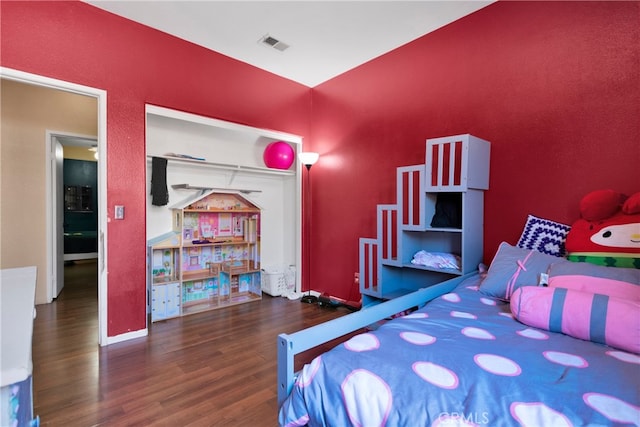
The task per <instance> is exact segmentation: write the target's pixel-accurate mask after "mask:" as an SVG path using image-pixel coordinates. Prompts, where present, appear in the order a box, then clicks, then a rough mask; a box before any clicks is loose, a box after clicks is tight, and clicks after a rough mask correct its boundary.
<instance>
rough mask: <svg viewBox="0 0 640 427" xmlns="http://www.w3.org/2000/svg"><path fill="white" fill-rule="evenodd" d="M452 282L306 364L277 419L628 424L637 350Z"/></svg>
mask: <svg viewBox="0 0 640 427" xmlns="http://www.w3.org/2000/svg"><path fill="white" fill-rule="evenodd" d="M470 280H471V281H469V280H467V281H465V282H463V283H462V284H461V285H460V286H458V287H457V288H456V289H455V290H454V291H453V292H451V293H448V294H445V295H443V296H441V297H439V298H437V299H435V300H434V301H432V302H430V303H429V304H427V305H426V306H425V307H423V308H422V309H420V310H417V311H414V312H413V313H411V314H408V315H405V316H403V317H400V318H396V319H394V320H392V321H389V322H387V323H385V324H384V325H382V326H381V327H380V328H378V329H377V330H375V331H372V332H367V333H363V334H360V335H357V336H355V337H353V338H351V339H350V340H348V341H347V342H345V343H343V344H341V345H339V346H337V347H335V348H334V349H333V350H331V351H329V352H327V353H324V354H323V355H321V356H318V357H317V358H316V359H314V360H313V361H312V362H311V363H310V364H308V365H306V366H305V367H304V368H303V370H302V371H301V372H300V375H299V377H298V379H297V381H296V384H295V385H294V388H293V391H292V393H291V395H290V396H289V397H288V398H287V400H286V401H285V402H284V404H283V405H282V407H281V408H280V413H279V422H280V424H281V425H286V426H300V425H309V426H350V425H355V426H408V427H418V426H482V425H487V426H519V425H522V426H532V427H541V426H584V425H591V426H605V425H640V402H639V400H640V396H639V395H640V356H639V355H637V354H632V353H628V352H624V351H620V350H616V349H614V348H611V347H607V346H605V345H602V344H597V343H593V342H590V341H583V340H579V339H576V338H572V337H570V336H567V335H563V334H559V333H554V332H549V331H544V330H538V329H534V328H530V327H527V326H525V325H523V324H522V323H519V322H518V321H517V320H515V319H514V318H513V317H512V315H511V313H510V310H509V304H508V303H505V302H503V301H501V300H498V299H494V298H491V297H487V296H486V295H484V294H482V293H481V292H480V291H478V287H477V283H478V282H477V280H478V279H477V278H472V279H470Z"/></svg>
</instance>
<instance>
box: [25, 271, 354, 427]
mask: <svg viewBox="0 0 640 427" xmlns="http://www.w3.org/2000/svg"><path fill="white" fill-rule="evenodd" d="M348 313H349V311H348V310H346V309H344V308H338V309H331V308H321V307H318V306H315V305H308V304H303V303H301V302H300V301H289V300H288V299H286V298H281V297H275V298H273V297H270V296H268V295H264V297H263V299H262V300H261V301H256V302H251V303H248V304H243V305H238V306H233V307H229V308H225V309H221V310H214V311H210V312H206V313H200V314H194V315H191V316H186V317H183V318H178V319H171V320H167V321H163V322H157V323H153V324H149V335H148V336H147V337H144V338H138V339H135V340H130V341H127V342H122V343H117V344H112V345H109V346H106V347H100V346H98V344H97V339H98V312H97V270H96V264H95V262H76V264H75V265H73V266H70V267H67V268H65V287H64V289H63V291H62V293H61V294H60V296H59V297H58V298H57V299H56V300H55V301H54V302H53V303H51V304H44V305H38V306H37V317H36V319H35V324H34V336H33V365H34V368H33V393H34V413H35V414H36V415H39V416H40V420H41V425H42V426H79V427H85V426H151V425H155V426H172V427H174V426H175V427H177V426H276V425H277V402H276V395H277V384H276V366H277V361H276V357H277V356H276V337H277V335H278V334H279V333H282V332H287V333H290V332H294V331H297V330H300V329H303V328H305V327H308V326H312V325H315V324H318V323H321V322H324V321H327V320H330V319H333V318H335V317H338V316H341V315H344V314H348ZM325 349H326V347H325ZM321 350H323V349H317V350H315V351H309V352H307V353H305V354H303V355H301V357H299V358H296V364H297V365H298V366H301V365H302V363H303V362H309V361H310V360H311V359H312V358H313V357H315V355H317V354H318V353H319V352H320V351H321Z"/></svg>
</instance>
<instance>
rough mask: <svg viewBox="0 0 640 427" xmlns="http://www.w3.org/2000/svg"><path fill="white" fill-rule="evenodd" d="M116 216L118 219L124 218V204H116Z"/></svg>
mask: <svg viewBox="0 0 640 427" xmlns="http://www.w3.org/2000/svg"><path fill="white" fill-rule="evenodd" d="M115 218H116V219H124V206H122V205H116V213H115Z"/></svg>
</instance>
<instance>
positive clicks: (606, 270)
mask: <svg viewBox="0 0 640 427" xmlns="http://www.w3.org/2000/svg"><path fill="white" fill-rule="evenodd" d="M548 273H549V279H548V283H549V287H553V288H567V289H573V290H576V291H583V292H589V293H592V294H603V295H608V296H610V297H616V298H621V299H624V300H631V301H636V302H640V270H639V269H636V268H621V267H605V266H602V265H592V264H586V263H583V262H578V263H575V262H569V261H564V262H559V263H554V264H551V266H550V267H549V271H548Z"/></svg>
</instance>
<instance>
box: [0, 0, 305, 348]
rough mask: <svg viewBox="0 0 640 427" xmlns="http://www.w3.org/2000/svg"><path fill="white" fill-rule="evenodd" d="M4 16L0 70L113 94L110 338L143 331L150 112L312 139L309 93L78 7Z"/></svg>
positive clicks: (57, 5) (27, 9)
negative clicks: (121, 213)
mask: <svg viewBox="0 0 640 427" xmlns="http://www.w3.org/2000/svg"><path fill="white" fill-rule="evenodd" d="M0 7H1V10H0V14H1V25H0V31H1V33H0V35H1V40H2V46H1V50H0V53H1V57H0V58H1V64H2V66H3V67H8V68H14V69H18V70H21V71H26V72H29V73H34V74H39V75H43V76H47V77H53V78H56V79H60V80H65V81H69V82H73V83H77V84H82V85H86V86H91V87H96V88H100V89H105V90H106V91H107V140H108V142H107V165H108V171H107V179H108V183H107V205H108V206H107V209H108V212H109V214H110V215H111V213H112V212H113V209H114V205H116V204H118V205H124V206H125V207H126V212H127V217H126V219H125V220H123V221H112V222H109V224H108V229H107V233H108V242H109V248H108V254H109V259H108V266H109V276H108V281H109V284H108V307H109V310H108V315H107V317H108V326H107V328H108V331H107V333H108V335H109V336H116V335H119V334H122V333H126V332H129V331H136V330H140V329H144V328H145V326H146V319H145V316H146V312H145V310H146V296H145V295H146V284H145V280H146V279H145V246H146V236H145V215H146V213H145V209H146V194H145V173H146V158H145V136H144V132H145V114H144V105H145V103H150V104H156V105H161V106H166V107H170V108H174V109H177V110H184V111H189V112H193V113H197V114H201V115H205V116H210V117H215V118H220V119H224V120H229V121H233V122H238V123H243V124H249V125H251V126H256V127H264V128H270V129H277V130H280V131H283V132H290V133H293V134H299V135H305V134H308V132H309V123H308V117H309V112H310V108H311V104H310V99H311V95H310V93H309V89H308V88H307V87H305V86H302V85H299V84H296V83H293V82H291V81H290V80H286V79H283V78H280V77H277V76H275V75H273V74H270V73H267V72H264V71H262V70H259V69H257V68H255V67H252V66H249V65H247V64H244V63H241V62H239V61H235V60H232V59H230V58H228V57H226V56H223V55H219V54H217V53H212V52H211V51H208V50H206V49H203V48H201V47H199V46H196V45H193V44H190V43H186V42H184V41H182V40H179V39H177V38H174V37H170V36H168V35H166V34H164V33H161V32H159V31H155V30H151V29H149V28H147V27H144V26H141V25H139V24H136V23H134V22H132V21H128V20H125V19H122V18H120V17H118V16H116V15H113V14H110V13H107V12H104V11H102V10H100V9H97V8H95V7H92V6H89V5H87V4H84V3H81V2H75V1H72V2H59V1H55V2H31V1H27V2H6V1H3V2H2V3H1V5H0Z"/></svg>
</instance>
